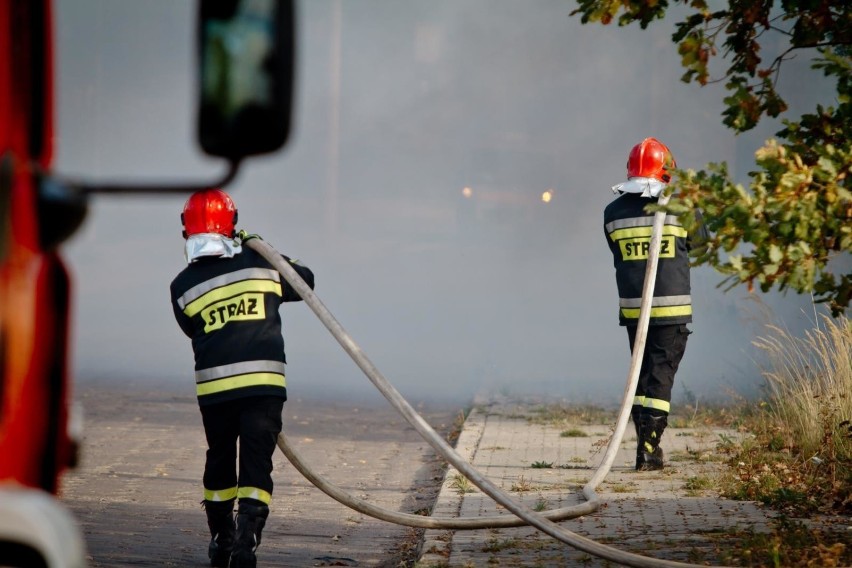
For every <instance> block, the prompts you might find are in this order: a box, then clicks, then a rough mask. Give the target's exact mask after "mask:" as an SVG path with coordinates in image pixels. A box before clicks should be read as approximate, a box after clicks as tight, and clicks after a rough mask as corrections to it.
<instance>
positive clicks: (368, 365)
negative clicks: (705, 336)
mask: <svg viewBox="0 0 852 568" xmlns="http://www.w3.org/2000/svg"><path fill="white" fill-rule="evenodd" d="M667 202H668V196H666V195H661V196H660V198H659V204H660V205H665V204H666V203H667ZM665 217H666V213H665V212H664V211H658V212H656V213H655V214H654V222H653V227H652V231H651V239H650V248H649V255H648V263H647V269H646V272H645V283H644V286H643V289H642V301H641V304H640V311H639V321H638V325H637V330H636V338H635V341H634V345H633V355H632V358H631V364H630V370H629V373H628V380H627V384H626V386H625V389H624V398H623V400H622V404H621V409H620V412H619V415H618V420H617V421H616V426H615V431H614V432H613V434H612V437H611V438H610V442H609V445H608V447H607V451H606V453H605V455H604V458H603V461H602V463H601V465H600V466H599V467H598V469H597V471H596V472H595V474H594V475H593V476H592V478H591V479H590V480H589V481H588V483H586V485H585V486H584V487H583V490H582V493H583V497H584V498H585V499H586V502H585V503H583V504H581V505H577V506H573V507H566V508H562V509H557V510H553V511H550V512H549V513H546V514H542V513H538V512H536V511H533V510H532V509H531V508H529V507H527V506H526V505H524V504H523V503H519V502H516V501H514V500H513V499H512V497H511V496H510V495H508V494H507V493H506V492H505V491H503V490H502V489H500V488H499V487H497V485H495V484H494V483H493V482H492V481H491V480H489V479H488V478H487V477H485V476H483V475H482V474H481V473H480V472H479V471H477V470H476V469H475V468H474V467H473V466H472V465H471V464H470V463H468V462H467V461H465V459H464V458H462V457H461V456H460V455H459V454H458V453H457V452H456V451H455V449H454V448H453V447H452V446H450V445H449V443H447V442H446V441H445V440H444V439H443V438H442V437H441V436H440V435H439V434H438V433H437V432H435V430H434V429H433V428H432V427H431V426H430V425H429V424H428V423H427V422H426V421H425V420H424V419H423V417H422V416H420V415H419V414H418V413H417V411H415V410H414V408H413V407H412V406H411V405H410V404H409V403H408V401H407V400H405V398H403V396H402V395H401V394H400V393H399V391H397V390H396V388H395V387H394V386H393V385H392V384H391V383H390V382H389V381H388V380H387V379H386V378H385V377H384V376H383V375H382V373H381V372H380V371H379V370H378V369H377V368H376V367H375V365H373V363H372V362H371V361H370V359H369V358H368V357H367V356H366V355H365V354H364V353H363V352H362V351H361V349H360V347H359V346H358V345H357V344H356V343H355V341H354V340H353V339H352V338H351V336H350V335H349V334H348V333H347V332H346V330H345V329H344V328H343V326H342V325H341V324H340V323H339V322H338V321H337V320H336V319H335V318H334V316H333V315H332V314H331V312H330V311H329V310H328V309H327V308H326V307H325V305H324V304H323V303H322V302H321V301H320V299H319V298H318V297H317V295H316V294H315V293H314V291H313V290H312V289H311V288H310V287H309V286H308V285H307V284H306V283H305V282H304V280H302V278H301V277H300V276H299V274H298V273H297V272H296V271H295V270H294V269H293V268H292V267H291V266H290V264H289V263H288V262H287V261H286V260H284V258H283V257H282V256H281V255H280V253H278V252H277V251H276V250H275V249H274V248H273V247H272V246H270V245H269V244H268V243H266V242H265V241H263V240H261V239H250V240H248V241H246V242H245V245H246V246H248V247H249V248H251V249H253V250H255V251H256V252H258V253H259V254H261V255H262V256H263V257H264V258H265V259H266V260H267V261H269V262H270V263H271V264H272V265H273V266H274V267H275V268H276V269H277V270H278V271H279V272H280V273H281V275H282V276H283V277H284V279H285V280H286V281H287V282H288V283H289V284H290V285H291V286H292V287H293V288H294V289H295V290H296V292H297V293H298V294H299V295H300V296H301V298H302V299H303V300H304V301H305V303H306V304H307V305H308V306H309V307H310V308H311V310H312V311H313V312H314V313H315V314H316V316H317V317H318V318H319V320H320V321H321V322H322V323H323V325H325V327H326V328H327V329H328V330H329V332H330V333H331V334H332V336H334V338H335V339H336V340H337V342H338V343H340V345H341V346H342V347H343V349H344V351H346V353H347V354H348V355H349V356H350V357H351V358H352V360H353V361H354V362H355V364H356V365H358V367H359V368H360V369H361V371H363V373H364V374H365V375H366V376H367V378H368V379H369V380H370V382H372V383H373V385H374V386H375V387H376V388H377V389H378V390H379V392H380V393H381V394H382V395H383V396H384V397H385V399H387V400H388V402H390V404H391V406H393V407H394V408H395V409H396V410H397V411H398V412H399V413H400V414H401V415H402V417H403V418H405V420H406V421H407V422H408V423H409V424H410V425H411V426H412V427H413V428H414V429H415V430H416V431H417V432H418V433H419V434H420V435H421V436H422V437H423V439H424V440H426V442H428V443H429V445H430V446H432V448H433V449H435V451H436V452H437V453H438V454H439V455H440V456H441V457H442V458H444V459H445V460H446V461H447V462H448V463H449V464H450V465H452V466H453V467H455V468H456V469H457V470H458V471H459V472H460V473H461V474H462V475H464V476H465V477H466V478H467V479H468V480H470V481H471V483H473V484H474V485H475V486H476V487H478V488H479V489H480V490H481V491H482V492H483V493H485V494H486V495H488V496H489V497H491V498H492V499H494V501H496V502H497V503H499V504H500V505H502V506H503V507H505V508H506V509H507V510H508V511H509V512H511V513H512V514H513V515H515V517H516V518H517V520H516V519H512V518H499V519H498V518H495V517H481V518H475V519H470V518H467V519H465V518H459V519H436V518H426V517H420V516H418V515H410V514H406V513H398V512H393V511H387V510H385V509H382V508H380V507H376V506H373V505H370V504H369V503H366V502H364V501H363V500H360V499H357V498H354V497H352V496H350V495H348V494H346V493H345V492H344V491H343V490H341V489H339V488H337V487H335V486H334V485H333V484H331V483H330V482H328V481H327V480H325V479H323V478H322V477H321V476H318V475H316V474H314V473H313V472H311V471H310V469H309V468H308V467H307V466H306V465H305V463H304V461H303V460H301V458H300V456H299V455H298V453H297V452H295V451H294V450H293V448H292V447H291V446H289V444H287V440H286V437H284V435H283V434H282V435H280V436H279V439H278V446H279V448H281V450H282V451H283V452H284V454H285V455H286V456H287V458H288V459H289V460H290V461H291V462H292V463H293V465H294V467H296V468H297V469H298V470H299V472H300V473H302V474H303V475H305V476H306V477H307V478H308V479H309V480H310V481H311V482H312V483H314V484H315V485H316V486H317V487H318V488H319V489H321V490H322V491H324V492H325V493H327V494H328V495H329V496H330V497H332V498H334V499H336V500H337V501H339V502H341V503H342V504H344V505H346V506H348V507H351V508H353V509H355V510H357V511H359V512H362V513H364V514H366V515H369V516H374V517H376V518H379V519H381V520H385V521H389V522H393V523H398V524H403V525H407V526H415V527H425V528H443V529H456V530H464V529H478V528H496V527H508V526H521V525H530V526H533V527H535V528H537V529H538V530H540V531H542V532H544V533H545V534H547V535H549V536H551V537H553V538H555V539H557V540H559V541H561V542H563V543H565V544H568V545H569V546H572V547H574V548H576V549H578V550H581V551H583V552H586V553H588V554H592V555H594V556H597V557H600V558H605V559H607V560H610V561H613V562H619V563H621V564H624V565H627V566H636V567H649V568H653V567H658V566H663V567H669V566H670V567H687V566H697V565H694V564H687V563H681V562H676V561H671V560H661V559H657V558H651V557H647V556H642V555H640V554H635V553H632V552H626V551H623V550H619V549H617V548H613V547H611V546H607V545H604V544H602V543H599V542H597V541H595V540H592V539H590V538H587V537H584V536H582V535H579V534H577V533H574V532H572V531H569V530H567V529H566V528H564V527H561V526H559V525H557V524H556V523H555V522H554V521H555V520H561V519H567V518H573V517H578V516H581V515H585V514H588V513H591V512H593V511H596V510H597V509H599V508H600V506H601V499H600V497H598V495H597V494H596V493H595V489H596V488H597V486H598V485H599V484H600V483H601V482H602V481H603V479H604V478H605V477H606V475H607V474H608V473H609V471H610V468H611V467H612V463H613V461H614V460H615V455H616V453H617V452H618V447H619V445H620V444H621V439H622V438H623V436H624V431H625V429H626V428H627V422H628V419H629V416H630V407H631V406H632V403H633V397H634V393H635V392H636V385H637V384H638V381H639V370H640V368H641V366H642V357H643V352H644V350H645V342H646V339H647V334H648V325H649V323H650V317H651V300H652V298H653V295H654V286H655V284H656V276H657V264H658V261H659V256H660V243H661V239H662V231H663V224H664V222H665ZM507 519H508V520H507ZM510 522H511V524H503V523H510ZM415 523H416V524H415Z"/></svg>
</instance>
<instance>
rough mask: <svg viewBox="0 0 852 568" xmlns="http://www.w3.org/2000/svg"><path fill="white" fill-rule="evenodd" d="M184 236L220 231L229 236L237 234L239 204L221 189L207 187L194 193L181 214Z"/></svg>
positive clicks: (221, 233)
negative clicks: (235, 203) (235, 228)
mask: <svg viewBox="0 0 852 568" xmlns="http://www.w3.org/2000/svg"><path fill="white" fill-rule="evenodd" d="M180 221H181V223H182V224H183V238H187V237H190V236H192V235H197V234H199V233H219V234H220V235H224V236H226V237H229V238H233V237H234V235H235V234H236V232H235V230H234V227H235V225H236V224H237V206H236V205H234V201H233V200H232V199H231V196H230V195H228V194H227V193H225V192H224V191H222V190H221V189H206V190H204V191H197V192H195V193H193V194H192V195H191V196H190V197H189V199H187V200H186V204H185V205H184V206H183V213H181V215H180Z"/></svg>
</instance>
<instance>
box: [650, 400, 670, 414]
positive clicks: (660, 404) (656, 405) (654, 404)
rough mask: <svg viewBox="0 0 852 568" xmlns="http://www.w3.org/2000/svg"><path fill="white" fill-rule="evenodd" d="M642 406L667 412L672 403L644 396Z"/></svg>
mask: <svg viewBox="0 0 852 568" xmlns="http://www.w3.org/2000/svg"><path fill="white" fill-rule="evenodd" d="M643 406H644V407H645V408H653V409H655V410H662V411H663V412H669V411H670V410H671V408H672V404H671V403H670V402H669V401H667V400H661V399H659V398H651V397H645V404H644V405H643Z"/></svg>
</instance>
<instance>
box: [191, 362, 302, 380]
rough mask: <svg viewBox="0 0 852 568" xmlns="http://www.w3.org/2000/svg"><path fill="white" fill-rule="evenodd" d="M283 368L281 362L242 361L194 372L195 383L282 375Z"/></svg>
mask: <svg viewBox="0 0 852 568" xmlns="http://www.w3.org/2000/svg"><path fill="white" fill-rule="evenodd" d="M284 368H285V367H284V363H282V362H281V361H242V362H240V363H231V364H230V365H220V366H218V367H210V368H209V369H201V370H200V371H195V382H196V383H205V382H207V381H215V380H217V379H227V378H228V377H235V376H237V375H247V374H249V373H278V374H279V375H283V374H284Z"/></svg>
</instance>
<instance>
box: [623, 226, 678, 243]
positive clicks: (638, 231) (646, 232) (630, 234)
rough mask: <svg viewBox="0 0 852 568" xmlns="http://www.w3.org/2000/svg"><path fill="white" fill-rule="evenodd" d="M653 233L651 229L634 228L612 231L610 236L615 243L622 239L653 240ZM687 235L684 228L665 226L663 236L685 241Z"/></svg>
mask: <svg viewBox="0 0 852 568" xmlns="http://www.w3.org/2000/svg"><path fill="white" fill-rule="evenodd" d="M651 231H652V228H651V227H632V228H624V229H616V230H615V231H612V232H611V233H610V234H609V237H610V238H611V239H612V240H614V241H618V240H621V239H631V238H636V237H642V238H648V239H649V238H651ZM687 235H688V233H687V231H686V229H684V228H683V227H675V226H672V225H664V226H663V236H664V237H667V236H675V237H681V238H684V239H685V238H686V237H687Z"/></svg>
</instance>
